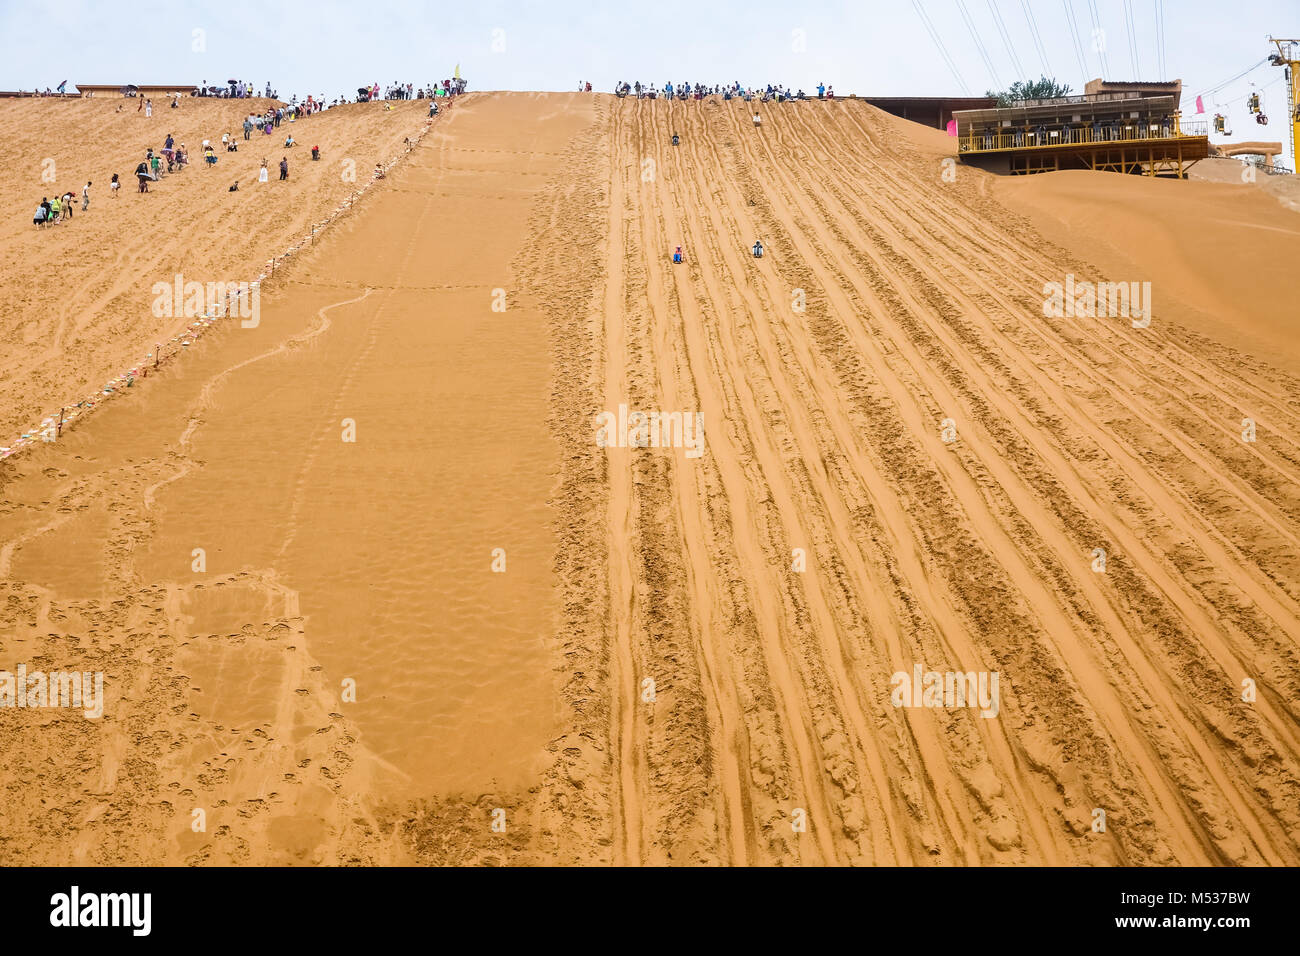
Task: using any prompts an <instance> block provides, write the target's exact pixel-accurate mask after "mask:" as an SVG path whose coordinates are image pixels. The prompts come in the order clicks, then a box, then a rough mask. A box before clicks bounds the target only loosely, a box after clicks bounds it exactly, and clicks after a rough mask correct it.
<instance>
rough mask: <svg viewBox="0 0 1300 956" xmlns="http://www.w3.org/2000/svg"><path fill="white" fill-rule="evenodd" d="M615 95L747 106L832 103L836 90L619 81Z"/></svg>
mask: <svg viewBox="0 0 1300 956" xmlns="http://www.w3.org/2000/svg"><path fill="white" fill-rule="evenodd" d="M578 92H580V93H590V92H591V84H590V83H589V82H586V81H583V82H582V83H579V84H578ZM614 93H615V95H617V96H620V97H624V96H635V97H636V98H637V99H639V100H640V99H650V100H653V99H658V98H660V97H663V98H664V99H668V100H671V99H679V100H702V99H704V98H705V97H706V96H721V97H722V98H723V99H724V100H731V99H741V100H744V101H745V102H747V103H749V102H752V101H754V100H757V101H759V102H760V103H767V102H769V101H773V100H774V101H776V102H778V103H781V102H784V101H786V100H808V99H819V100H833V99H835V88H834V87H833V86H827V85H826V84H824V83H818V84H817V94H816V96H815V97H814V96H813V95H812V94H809V93H805V92H804V91H803V90H802V89H799V90H795V91H792V90H791V89H790V87H788V86H781V85H779V84H773V83H769V84H767V85H766V86H753V87H751V86H741V84H740V82H739V81H736V82H735V83H727V84H714V85H712V86H708V85H705V84H703V83H694V84H692V83H676V84H674V83H672V82H671V81H670V82H668V83H665V84H664V85H663V87H662V88H656V87H654V86H652V85H649V84H645V83H642V82H641V81H640V80H637V81H636V82H635V83H625V82H623V81H622V80H619V81H618V82H617V83H615V84H614Z"/></svg>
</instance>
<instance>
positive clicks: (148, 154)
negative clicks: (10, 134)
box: [32, 77, 466, 228]
mask: <svg viewBox="0 0 1300 956" xmlns="http://www.w3.org/2000/svg"><path fill="white" fill-rule="evenodd" d="M64 85H65V84H62V83H61V84H60V85H59V88H60V92H62V90H63V87H64ZM465 86H466V84H465V80H464V79H461V78H460V77H457V78H455V79H447V80H443V81H442V83H430V84H428V86H427V87H425V86H421V87H419V88H418V89H417V88H416V87H414V85H413V84H410V83H407V84H397V83H395V84H394V85H392V86H390V87H388V88H387V89H386V90H385V91H384V93H385V98H387V99H424V98H428V99H429V116H430V117H432V116H436V115H437V113H438V106H437V102H436V99H435V98H436V97H451V96H455V95H456V94H458V93H463V92H464V91H465ZM135 91H136V88H135V87H131V88H129V89H124V91H123V95H124V96H136V95H137V93H136V92H135ZM358 93H359V94H361V93H365V94H366V95H365V96H364V97H363V96H360V95H359V96H358V99H357V102H366V101H367V100H369V99H377V98H378V94H379V84H377V83H376V84H374V85H373V86H371V87H362V88H359V89H358ZM51 95H56V94H51ZM194 95H195V96H214V97H220V98H236V99H240V98H250V97H252V96H254V95H255V94H254V92H253V87H252V84H251V83H238V82H236V81H231V84H230V86H229V88H225V87H210V88H209V87H206V85H205V88H202V89H200V90H196V91H195V93H194ZM266 95H267V96H268V97H273V96H274V91H273V90H272V89H271V85H270V83H267V85H266ZM173 96H174V97H175V98H176V99H175V100H173V103H172V106H173V107H176V106H177V100H179V97H180V94H173ZM343 102H345V101H344V100H342V99H341V98H340V99H335V100H334V101H333V102H332V103H326V101H325V98H324V96H320V97H317V96H315V95H308V96H307V97H306V99H304V100H302V101H301V102H300V101H299V99H298V97H297V95H294V96H293V97H292V98H291V99H290V101H289V105H287V106H268V107H267V108H266V110H265V111H263V112H258V113H250V114H248V115H247V116H245V117H244V121H243V134H244V136H243V140H244V141H245V142H249V141H251V140H252V138H253V135H254V133H255V132H256V133H258V134H260V135H262V136H270V135H273V134H274V133H275V131H276V130H278V129H280V128H281V127H282V125H284V124H286V123H295V122H297V121H298V120H302V119H306V118H307V117H310V116H312V115H314V114H316V113H318V112H320V111H322V110H325V109H328V108H330V107H331V106H337V105H340V104H342V103H343ZM121 111H122V107H121V106H119V107H118V112H121ZM137 111H138V112H143V113H144V114H145V116H146V117H147V118H152V116H153V101H152V100H151V99H150V98H148V97H140V104H139V106H138V107H137ZM239 142H240V141H239V138H238V137H237V135H236V133H235V132H234V131H225V132H223V133H222V134H221V140H220V143H221V151H222V152H226V153H236V152H238V151H239ZM297 145H298V143H297V141H296V140H295V139H294V137H293V134H292V133H291V132H290V133H288V134H287V135H286V136H285V139H284V144H283V146H284V149H286V150H289V149H292V148H294V147H295V146H297ZM406 145H407V148H408V149H409V148H410V138H409V137H408V138H407V140H406ZM201 150H202V155H203V159H204V163H205V165H206V166H207V167H208V168H209V169H211V168H212V167H214V166H216V165H217V163H218V161H219V156H218V152H217V145H216V142H215V141H214V140H208V139H205V140H203V143H202V146H201ZM311 158H312V160H313V161H316V160H319V159H320V158H321V152H320V147H319V146H313V147H312V148H311ZM189 164H190V152H189V149H188V148H187V147H186V145H185V144H184V143H178V142H177V141H176V138H175V136H174V135H173V134H172V133H168V134H167V136H166V138H165V140H164V141H163V145H162V147H161V148H158V149H155V148H154V147H152V146H150V147H147V148H146V149H145V153H144V158H143V159H142V160H141V161H140V162H139V163H138V164H137V165H136V167H135V173H134V175H135V177H136V182H137V189H138V191H139V192H141V193H147V192H149V191H150V190H149V186H150V184H151V183H157V182H159V181H160V180H161V179H163V178H164V177H166V176H167V175H169V174H173V173H179V172H181V171H183V170H184V169H185V168H186V167H187V166H189ZM375 170H376V171H375V175H376V177H377V178H382V176H383V169H382V166H381V165H380V164H376V167H375ZM279 173H280V181H281V182H284V181H286V180H288V178H289V157H288V154H287V153H285V154H283V155H282V156H281V157H280V162H279ZM258 181H259V182H263V183H264V182H268V181H269V161H268V160H267V159H266V158H265V157H263V159H262V161H261V166H260V168H259V171H258ZM92 185H93V183H92V182H91V181H87V182H86V184H85V186H83V187H82V189H81V208H82V210H83V211H84V210H86V209H88V208H89V207H90V187H91V186H92ZM121 185H122V181H121V177H120V175H119V174H118V173H114V174H113V177H112V180H111V182H110V183H109V190H110V194H111V195H112V196H113V198H114V199H116V198H117V197H118V195H119V192H120V190H121ZM229 191H230V192H238V191H239V181H238V180H236V181H235V182H234V183H233V184H232V185H231V186H230V187H229ZM75 201H76V196H74V194H73V193H72V192H65V193H62V194H60V195H56V196H54V197H52V198H51V197H49V196H45V197H42V199H41V202H40V204H39V205H38V206H37V208H36V211H35V213H34V214H33V216H32V222H33V223H34V224H35V225H36V226H37V227H41V228H43V227H45V226H50V225H57V224H59V223H62V222H66V221H68V220H70V219H71V218H72V214H73V206H74V205H75Z"/></svg>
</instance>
